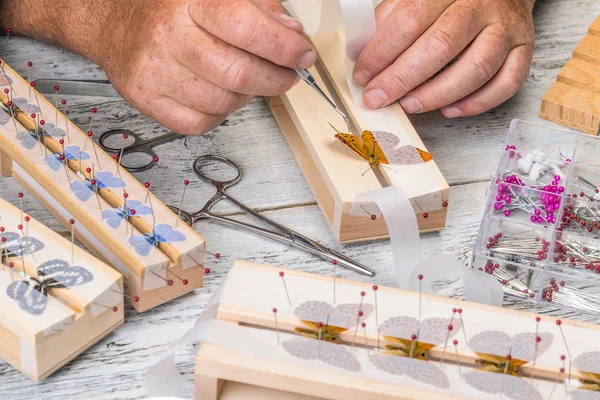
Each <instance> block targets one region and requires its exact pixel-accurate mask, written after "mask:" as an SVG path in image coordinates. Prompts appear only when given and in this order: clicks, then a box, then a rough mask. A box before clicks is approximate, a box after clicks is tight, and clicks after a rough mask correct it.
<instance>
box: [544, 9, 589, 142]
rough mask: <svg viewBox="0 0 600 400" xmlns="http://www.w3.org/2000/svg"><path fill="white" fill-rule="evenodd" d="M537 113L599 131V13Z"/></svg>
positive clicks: (567, 123)
mask: <svg viewBox="0 0 600 400" xmlns="http://www.w3.org/2000/svg"><path fill="white" fill-rule="evenodd" d="M540 117H542V118H544V119H547V120H549V121H552V122H556V123H558V124H561V125H564V126H567V127H569V128H573V129H577V130H579V131H582V132H586V133H589V134H592V135H598V133H599V132H600V16H599V17H598V18H597V19H596V21H594V23H593V24H592V26H591V27H590V29H589V31H588V34H587V35H586V36H585V37H584V38H583V40H582V41H581V43H579V45H578V46H577V47H576V48H575V51H574V52H573V58H572V59H571V60H569V62H568V63H567V64H566V65H565V67H564V68H563V69H562V70H561V71H560V73H559V74H558V79H557V81H556V83H555V84H554V85H553V86H552V88H551V89H550V90H549V91H548V93H546V95H545V96H544V98H543V99H542V106H541V109H540Z"/></svg>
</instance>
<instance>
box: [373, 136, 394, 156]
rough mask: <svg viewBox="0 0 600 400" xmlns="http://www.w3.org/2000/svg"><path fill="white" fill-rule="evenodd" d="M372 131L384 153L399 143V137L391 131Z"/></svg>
mask: <svg viewBox="0 0 600 400" xmlns="http://www.w3.org/2000/svg"><path fill="white" fill-rule="evenodd" d="M372 133H373V136H374V137H375V140H376V141H377V143H379V146H381V149H382V150H383V151H384V152H386V153H387V152H388V151H390V150H393V149H395V148H396V146H398V145H399V144H400V138H399V137H398V136H396V135H394V134H393V133H389V132H382V131H373V132H372Z"/></svg>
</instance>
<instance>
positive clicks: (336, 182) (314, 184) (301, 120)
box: [267, 32, 449, 243]
mask: <svg viewBox="0 0 600 400" xmlns="http://www.w3.org/2000/svg"><path fill="white" fill-rule="evenodd" d="M311 40H312V42H313V44H314V45H315V48H316V49H317V51H318V52H319V55H320V61H319V64H318V65H319V67H320V68H311V69H310V72H311V74H312V75H313V77H314V78H315V80H316V82H317V83H318V84H319V86H320V87H321V88H322V89H323V91H324V92H326V93H327V94H328V95H329V96H330V97H334V96H338V97H339V98H340V99H341V102H342V104H343V105H344V106H345V108H346V110H347V111H348V112H349V114H350V116H351V117H352V118H353V121H354V123H355V124H356V125H357V126H358V128H359V130H360V131H362V130H367V129H370V127H368V126H366V124H365V123H363V122H362V121H359V120H357V118H356V116H357V115H358V113H357V110H356V107H355V106H354V105H353V102H352V100H351V95H350V93H349V88H348V85H347V83H346V76H345V68H344V49H343V45H342V42H341V40H340V37H339V36H338V33H337V32H333V33H330V34H326V35H320V36H318V37H315V38H311ZM321 69H323V70H325V71H326V76H324V75H323V74H321V73H320V70H321ZM329 86H332V87H333V88H334V89H335V93H332V92H331V91H330V90H329V89H328V87H329ZM267 104H268V105H269V107H270V108H271V111H272V113H273V115H274V117H275V120H276V121H277V123H278V125H279V127H280V128H281V131H282V133H283V135H284V137H285V139H286V140H287V142H288V145H289V146H290V149H291V150H292V153H293V154H294V157H295V159H296V162H297V163H298V165H299V167H300V169H301V170H302V172H303V174H304V177H305V179H306V180H307V182H308V183H309V186H310V187H311V190H312V192H313V194H314V196H315V198H316V200H317V202H318V203H319V206H320V207H321V210H322V211H323V214H324V215H325V218H326V219H327V221H328V223H329V226H330V228H331V230H332V232H333V233H334V235H335V237H336V238H337V240H338V241H339V242H340V243H350V242H357V241H364V240H375V239H380V238H384V237H387V236H388V233H387V226H386V225H385V221H384V220H383V219H377V220H375V221H373V220H371V219H370V215H369V214H368V213H366V212H365V215H364V216H354V215H350V210H351V208H352V205H353V203H354V200H355V199H356V197H357V196H358V195H359V194H361V193H364V192H367V191H372V190H376V189H380V188H382V187H386V186H399V187H401V188H402V189H403V190H404V191H405V192H406V193H407V195H408V197H409V198H410V199H411V201H412V203H413V208H415V213H416V214H417V218H418V222H419V228H420V230H421V232H429V231H436V230H440V229H443V228H444V227H445V221H446V214H447V208H446V207H445V206H443V205H444V204H446V205H447V201H448V196H449V187H448V184H447V182H446V181H445V179H444V178H443V176H442V175H441V173H440V171H439V169H438V168H437V166H436V165H435V162H433V161H432V162H428V163H424V164H422V165H416V166H401V167H402V168H398V167H393V166H390V167H388V166H386V167H380V168H378V169H376V170H369V166H368V164H367V163H366V162H365V161H364V160H363V159H361V158H360V157H358V156H356V155H355V154H353V153H352V152H351V151H350V150H348V149H347V148H345V147H344V146H343V144H342V143H340V142H339V141H338V140H337V139H335V137H334V135H335V131H333V130H332V129H331V127H330V126H329V124H330V123H331V124H333V125H334V126H337V127H339V129H342V130H343V129H345V128H344V127H345V126H346V124H345V122H344V121H343V119H342V117H341V116H340V115H338V114H337V113H336V112H335V110H333V109H332V108H331V107H330V106H329V105H328V104H327V103H326V102H325V101H324V100H322V99H321V98H320V97H318V95H317V94H316V93H315V92H314V89H313V88H311V87H310V86H308V85H306V84H302V83H301V84H298V85H296V86H295V87H294V88H292V89H291V90H290V91H288V92H287V93H285V94H284V95H282V96H281V98H280V100H279V99H271V100H267ZM389 112H390V113H394V114H395V115H397V116H398V117H399V120H400V121H401V123H400V125H401V127H399V129H400V130H402V132H399V133H401V134H402V135H403V137H407V138H409V139H410V143H411V144H413V145H414V146H417V147H419V148H422V149H425V146H424V144H423V142H422V141H421V139H420V138H419V137H418V135H417V133H416V131H415V130H414V128H413V127H412V125H411V124H410V121H409V120H408V118H407V117H406V115H405V114H404V112H403V111H402V109H401V107H400V106H399V105H397V104H396V105H393V106H390V107H389ZM392 170H394V171H392ZM432 196H433V197H435V199H436V202H437V205H438V207H435V209H432V210H430V209H426V210H425V212H424V211H423V207H421V206H420V203H421V204H423V198H427V197H429V198H431V197H432Z"/></svg>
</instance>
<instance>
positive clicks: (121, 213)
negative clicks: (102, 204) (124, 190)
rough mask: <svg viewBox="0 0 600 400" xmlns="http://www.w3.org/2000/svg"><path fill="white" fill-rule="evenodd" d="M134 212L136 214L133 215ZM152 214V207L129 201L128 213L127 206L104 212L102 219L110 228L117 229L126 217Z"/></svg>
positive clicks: (137, 201)
mask: <svg viewBox="0 0 600 400" xmlns="http://www.w3.org/2000/svg"><path fill="white" fill-rule="evenodd" d="M132 211H134V213H132ZM150 214H152V209H151V208H150V207H148V206H145V205H143V204H142V202H141V201H139V200H129V201H128V202H127V212H125V206H123V207H116V208H113V209H109V210H104V211H102V218H104V220H105V221H106V223H107V224H108V226H110V227H111V228H113V229H117V228H118V227H120V226H121V223H122V222H123V221H124V220H125V218H126V217H132V216H134V215H150Z"/></svg>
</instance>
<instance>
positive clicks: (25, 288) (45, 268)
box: [6, 260, 94, 315]
mask: <svg viewBox="0 0 600 400" xmlns="http://www.w3.org/2000/svg"><path fill="white" fill-rule="evenodd" d="M37 273H38V278H29V281H15V282H12V283H11V284H10V285H8V288H7V289H6V293H7V294H8V296H9V297H10V298H11V299H14V300H17V301H18V302H19V307H21V308H22V309H23V310H25V311H27V312H28V313H30V314H33V315H39V314H41V313H42V312H43V311H44V310H45V309H46V305H47V304H48V297H47V296H48V292H49V291H50V290H51V289H62V288H66V287H72V286H78V285H83V284H84V283H88V282H91V281H92V280H93V279H94V275H92V273H91V272H90V271H88V270H87V269H85V268H83V267H69V264H68V263H67V262H66V261H63V260H50V261H46V262H44V263H42V264H40V265H39V266H38V267H37Z"/></svg>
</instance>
